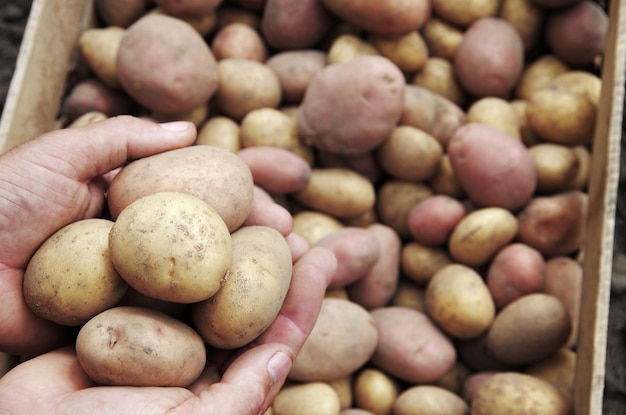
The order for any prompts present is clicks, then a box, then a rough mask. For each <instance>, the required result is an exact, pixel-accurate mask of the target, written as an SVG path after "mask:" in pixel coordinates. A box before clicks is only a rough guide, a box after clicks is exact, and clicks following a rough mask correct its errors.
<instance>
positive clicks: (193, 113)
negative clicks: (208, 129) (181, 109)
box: [150, 103, 209, 128]
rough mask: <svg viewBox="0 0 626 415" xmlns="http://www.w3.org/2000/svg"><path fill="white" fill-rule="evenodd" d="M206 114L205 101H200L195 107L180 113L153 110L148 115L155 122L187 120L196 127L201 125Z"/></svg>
mask: <svg viewBox="0 0 626 415" xmlns="http://www.w3.org/2000/svg"><path fill="white" fill-rule="evenodd" d="M208 115H209V106H208V104H207V103H202V104H200V105H198V106H197V107H196V108H193V109H191V110H190V111H187V112H185V113H180V114H162V113H158V112H155V111H152V112H151V113H150V117H151V118H152V119H154V120H155V121H157V122H169V121H189V122H190V123H193V125H195V126H196V128H197V127H199V126H200V125H202V123H203V122H204V121H205V120H206V118H207V116H208Z"/></svg>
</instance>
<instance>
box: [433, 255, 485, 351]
mask: <svg viewBox="0 0 626 415" xmlns="http://www.w3.org/2000/svg"><path fill="white" fill-rule="evenodd" d="M424 300H425V302H426V313H427V314H428V315H429V316H430V317H431V318H432V319H433V320H434V321H435V322H437V324H438V325H439V326H440V327H441V328H442V329H443V330H444V331H445V332H446V333H448V334H449V335H450V336H452V337H453V338H457V339H473V338H477V337H478V336H480V335H481V334H483V333H484V332H486V331H487V329H488V328H489V326H491V323H492V322H493V320H494V318H495V314H496V306H495V304H494V301H493V298H492V297H491V293H490V292H489V288H487V284H486V283H485V281H484V280H483V278H482V276H481V275H480V274H479V273H478V272H477V271H475V270H474V269H473V268H470V267H468V266H465V265H461V264H450V265H447V266H445V267H444V268H442V269H440V270H439V271H437V273H436V274H435V275H434V276H433V277H432V278H431V279H430V281H429V283H428V286H427V287H426V292H425V294H424Z"/></svg>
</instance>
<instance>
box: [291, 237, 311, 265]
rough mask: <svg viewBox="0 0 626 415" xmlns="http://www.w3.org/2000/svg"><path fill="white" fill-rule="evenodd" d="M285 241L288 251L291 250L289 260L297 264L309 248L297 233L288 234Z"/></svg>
mask: <svg viewBox="0 0 626 415" xmlns="http://www.w3.org/2000/svg"><path fill="white" fill-rule="evenodd" d="M285 239H287V243H288V244H289V249H290V250H291V258H292V260H293V262H294V263H296V262H298V261H299V260H300V258H302V255H304V254H305V253H306V252H307V251H308V250H309V249H310V248H311V246H310V245H309V243H308V242H307V240H306V239H305V238H304V237H303V236H301V235H298V234H297V233H293V232H292V233H290V234H289V235H287V237H286V238H285Z"/></svg>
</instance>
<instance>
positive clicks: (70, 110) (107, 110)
mask: <svg viewBox="0 0 626 415" xmlns="http://www.w3.org/2000/svg"><path fill="white" fill-rule="evenodd" d="M134 107H135V104H134V103H133V101H132V100H131V99H130V98H129V97H128V95H126V94H125V93H124V92H123V91H119V90H116V89H113V88H112V87H110V86H107V85H106V84H104V83H103V82H102V81H100V80H99V79H96V78H88V79H85V80H83V81H81V82H79V83H77V84H76V85H75V86H74V87H73V88H72V90H71V91H70V93H69V95H68V96H67V97H65V99H64V101H63V107H62V108H61V111H62V113H63V115H65V116H66V117H67V120H68V121H73V120H75V119H77V118H78V117H80V116H81V115H84V114H86V113H88V112H93V111H98V112H100V113H102V114H105V115H106V116H108V117H113V116H115V115H121V114H128V113H130V112H132V110H133V109H134Z"/></svg>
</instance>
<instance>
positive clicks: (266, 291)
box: [191, 226, 292, 349]
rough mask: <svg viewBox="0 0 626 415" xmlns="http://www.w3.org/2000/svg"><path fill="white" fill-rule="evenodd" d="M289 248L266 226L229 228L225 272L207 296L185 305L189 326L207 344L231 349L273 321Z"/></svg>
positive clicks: (286, 278)
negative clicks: (188, 307) (229, 248)
mask: <svg viewBox="0 0 626 415" xmlns="http://www.w3.org/2000/svg"><path fill="white" fill-rule="evenodd" d="M291 271H292V260H291V251H290V249H289V245H287V241H286V240H285V238H284V237H283V236H282V235H281V234H280V233H279V232H278V231H276V230H275V229H273V228H269V227H267V226H244V227H242V228H240V229H238V230H237V231H235V232H233V233H232V261H231V265H230V266H229V268H228V276H227V278H226V279H225V280H224V281H223V282H222V284H221V287H220V289H219V291H218V292H217V293H216V294H215V295H213V296H212V297H211V298H209V299H207V300H205V301H201V302H198V303H195V304H193V305H192V306H191V316H192V321H193V327H194V328H195V329H196V330H197V331H198V333H200V335H201V336H202V338H203V339H204V340H205V341H206V342H207V343H208V344H210V345H212V346H214V347H218V348H220V349H234V348H237V347H241V346H244V345H246V344H248V343H250V342H251V341H252V340H254V339H255V338H257V337H258V336H259V335H260V334H261V333H262V332H263V331H265V329H266V328H267V327H268V326H269V325H270V324H271V323H272V321H274V319H275V318H276V316H277V315H278V312H279V311H280V308H281V307H282V305H283V301H284V299H285V296H286V295H287V290H288V289H289V285H290V283H291Z"/></svg>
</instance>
